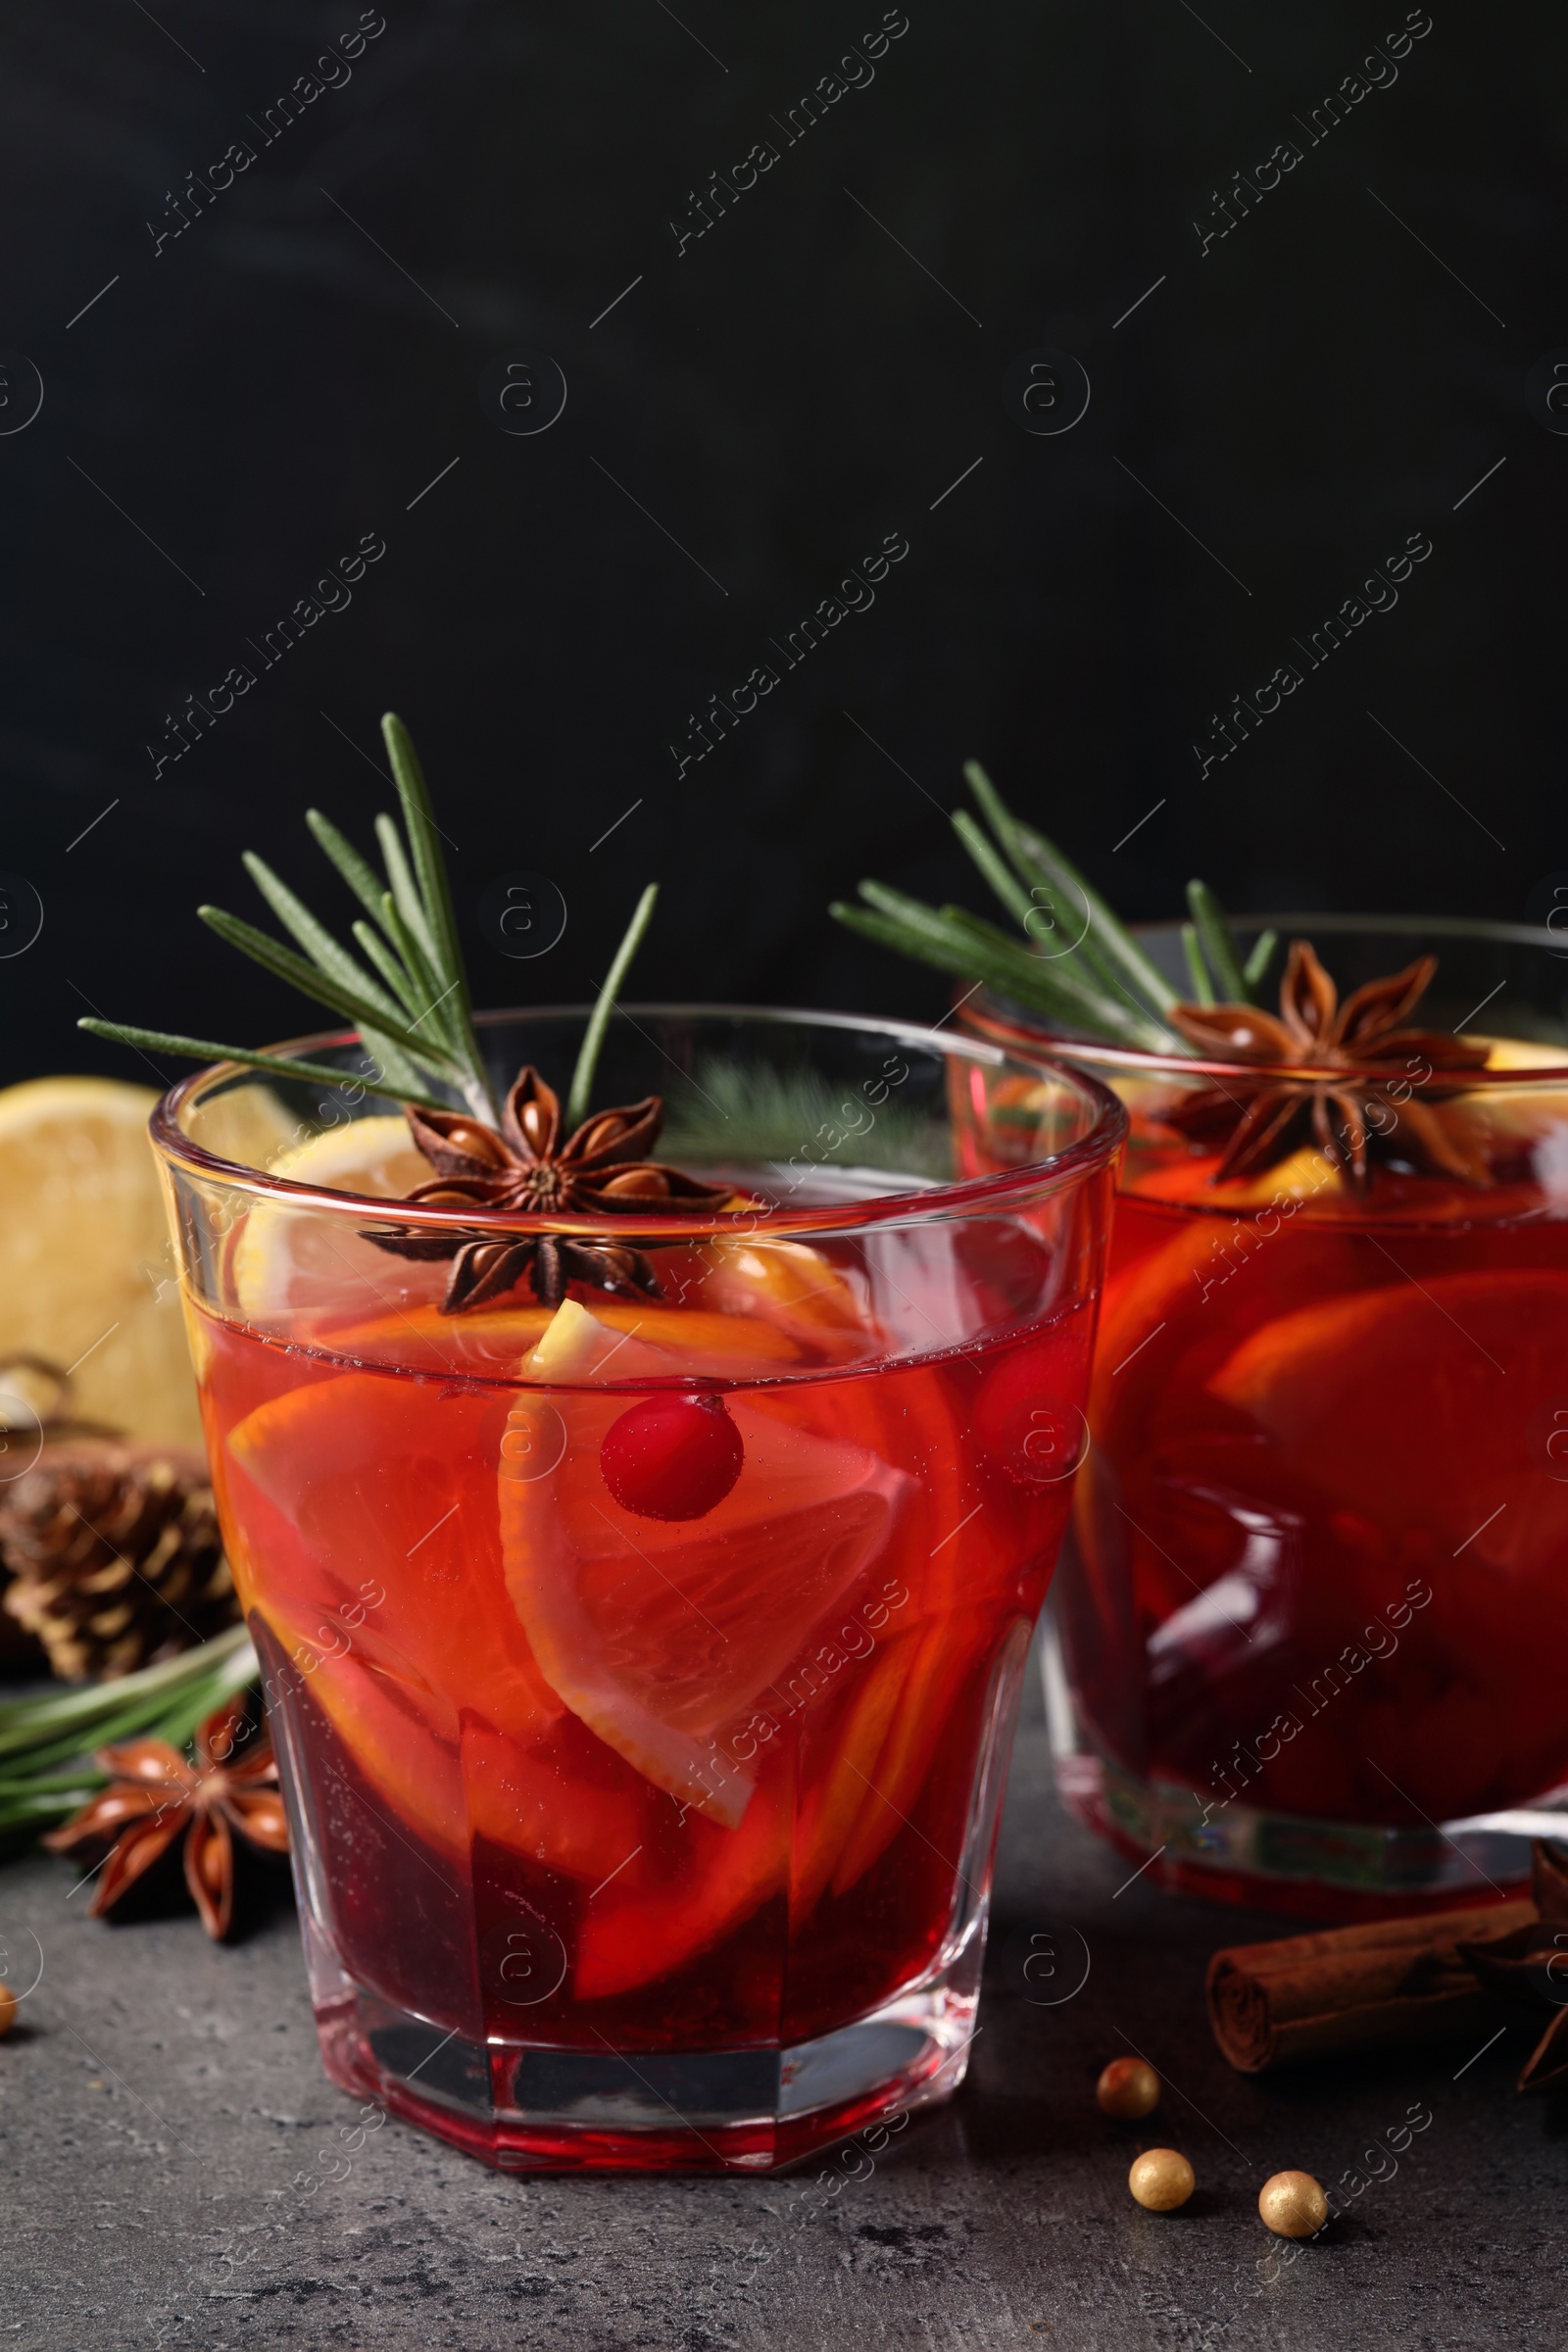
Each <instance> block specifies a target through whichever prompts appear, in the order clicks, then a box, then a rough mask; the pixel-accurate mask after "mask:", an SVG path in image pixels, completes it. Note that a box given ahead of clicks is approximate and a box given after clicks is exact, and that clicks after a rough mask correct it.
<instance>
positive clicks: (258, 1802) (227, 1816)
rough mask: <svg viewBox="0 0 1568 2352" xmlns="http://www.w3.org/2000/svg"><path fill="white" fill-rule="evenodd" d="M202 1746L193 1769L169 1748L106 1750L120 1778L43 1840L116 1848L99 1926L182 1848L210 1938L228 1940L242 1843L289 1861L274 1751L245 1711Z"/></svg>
mask: <svg viewBox="0 0 1568 2352" xmlns="http://www.w3.org/2000/svg"><path fill="white" fill-rule="evenodd" d="M195 1746H196V1761H195V1763H194V1764H192V1763H190V1762H189V1761H188V1760H187V1758H186V1757H184V1756H183V1755H181V1753H180V1751H179V1749H178V1748H177V1747H171V1746H170V1744H169V1742H168V1741H167V1740H128V1741H126V1743H125V1744H124V1745H123V1746H122V1747H103V1748H100V1749H99V1750H98V1755H97V1759H96V1761H97V1762H98V1764H99V1765H100V1766H101V1768H102V1769H103V1770H104V1771H105V1772H107V1773H108V1774H109V1775H110V1776H111V1778H110V1782H109V1786H108V1788H107V1789H100V1790H99V1791H98V1794H97V1795H96V1796H94V1797H91V1798H89V1800H88V1802H87V1803H86V1804H84V1805H83V1806H82V1808H81V1810H80V1812H79V1813H75V1814H73V1816H72V1818H71V1820H70V1821H68V1822H67V1823H66V1824H65V1826H64V1828H62V1829H58V1830H54V1831H51V1833H50V1834H49V1836H48V1837H47V1838H45V1839H44V1840H43V1842H44V1844H45V1845H46V1846H48V1848H49V1849H50V1851H51V1852H52V1853H56V1854H73V1853H77V1852H79V1851H81V1850H83V1849H87V1848H91V1847H94V1846H99V1845H101V1846H104V1847H105V1848H107V1860H106V1861H105V1862H104V1863H103V1864H102V1866H101V1871H100V1875H99V1880H98V1886H97V1889H96V1891H95V1893H94V1895H93V1898H92V1902H91V1904H90V1906H89V1908H90V1909H91V1911H92V1914H93V1917H94V1918H95V1919H102V1918H104V1917H105V1916H106V1915H107V1914H108V1913H109V1912H111V1911H113V1910H114V1909H115V1907H116V1905H117V1904H118V1903H120V1902H121V1901H123V1898H124V1897H125V1896H126V1895H127V1894H128V1893H129V1892H130V1890H131V1888H132V1887H135V1886H138V1885H139V1884H140V1882H141V1881H142V1880H143V1879H144V1878H145V1877H146V1876H147V1873H148V1872H149V1871H150V1870H151V1869H152V1868H153V1866H154V1865H155V1864H156V1863H158V1862H160V1861H162V1859H163V1857H164V1856H165V1855H166V1854H167V1853H169V1852H170V1851H171V1850H172V1848H173V1847H174V1846H176V1845H178V1844H179V1843H180V1841H181V1840H183V1842H184V1853H183V1857H182V1858H183V1861H184V1866H185V1885H186V1886H187V1887H189V1889H190V1896H191V1900H192V1902H193V1903H194V1904H195V1905H196V1908H197V1910H198V1911H199V1912H200V1913H201V1917H202V1925H203V1927H204V1928H205V1929H206V1930H207V1933H208V1935H209V1936H216V1937H218V1938H220V1939H221V1938H222V1937H224V1936H227V1935H228V1934H229V1933H230V1931H231V1929H232V1927H233V1924H234V1862H235V1848H234V1839H235V1838H236V1837H238V1838H241V1839H243V1840H244V1841H245V1842H246V1843H248V1844H250V1845H253V1846H260V1847H262V1848H263V1849H264V1850H265V1851H266V1852H268V1853H272V1854H286V1853H287V1852H288V1824H287V1822H286V1820H285V1818H284V1814H283V1800H282V1798H281V1796H280V1795H279V1794H278V1789H277V1763H276V1760H275V1758H274V1757H273V1754H272V1748H271V1742H270V1740H269V1738H268V1735H267V1732H266V1730H265V1729H262V1730H257V1729H256V1728H255V1727H254V1726H253V1725H252V1723H251V1720H250V1716H249V1714H248V1713H247V1711H246V1708H245V1706H244V1705H243V1703H242V1702H240V1701H237V1700H235V1701H230V1702H229V1704H227V1705H226V1706H222V1707H220V1708H219V1709H218V1710H217V1712H216V1713H215V1714H212V1715H209V1716H208V1718H207V1720H206V1722H205V1723H203V1724H202V1726H201V1728H200V1729H199V1731H198V1732H197V1734H196V1740H195Z"/></svg>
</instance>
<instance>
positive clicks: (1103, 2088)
mask: <svg viewBox="0 0 1568 2352" xmlns="http://www.w3.org/2000/svg"><path fill="white" fill-rule="evenodd" d="M1095 2097H1096V2098H1097V2099H1098V2100H1099V2101H1100V2105H1101V2107H1102V2109H1103V2112H1104V2113H1105V2114H1106V2115H1112V2116H1114V2117H1115V2118H1116V2121H1117V2122H1118V2123H1123V2124H1136V2123H1140V2122H1142V2120H1143V2118H1144V2117H1145V2116H1146V2115H1152V2113H1153V2110H1154V2109H1155V2108H1156V2107H1157V2106H1158V2105H1159V2077H1158V2076H1157V2075H1156V2074H1155V2072H1154V2070H1153V2068H1152V2066H1151V2065H1150V2063H1149V2061H1148V2059H1147V2058H1113V2059H1112V2060H1111V2062H1110V2064H1109V2065H1108V2066H1107V2067H1106V2068H1105V2070H1104V2072H1103V2074H1102V2076H1101V2078H1100V2081H1099V2082H1097V2083H1096V2084H1095Z"/></svg>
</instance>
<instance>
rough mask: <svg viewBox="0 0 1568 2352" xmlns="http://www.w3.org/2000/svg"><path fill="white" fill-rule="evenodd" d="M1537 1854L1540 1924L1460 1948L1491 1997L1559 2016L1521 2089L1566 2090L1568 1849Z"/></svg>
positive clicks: (1540, 1849) (1538, 1849) (1540, 1842)
mask: <svg viewBox="0 0 1568 2352" xmlns="http://www.w3.org/2000/svg"><path fill="white" fill-rule="evenodd" d="M1533 1853H1534V1866H1533V1870H1532V1877H1533V1880H1534V1885H1533V1887H1532V1889H1531V1891H1532V1892H1533V1894H1534V1895H1535V1898H1536V1909H1537V1910H1538V1911H1539V1912H1540V1914H1541V1916H1540V1918H1539V1919H1538V1920H1537V1921H1536V1922H1535V1924H1534V1925H1533V1926H1531V1927H1527V1928H1515V1930H1514V1931H1513V1933H1512V1935H1511V1936H1494V1937H1493V1938H1492V1939H1491V1941H1490V1942H1484V1943H1461V1944H1460V1945H1459V1947H1458V1948H1459V1952H1460V1955H1461V1957H1462V1958H1463V1959H1464V1960H1466V1961H1467V1962H1468V1963H1469V1965H1470V1967H1471V1968H1473V1969H1474V1970H1475V1973H1476V1975H1477V1976H1478V1977H1479V1978H1480V1979H1481V1982H1482V1984H1483V1985H1487V1986H1489V1987H1490V1989H1491V1990H1492V1991H1494V1992H1498V1993H1501V1994H1502V1995H1503V1997H1504V1998H1505V1999H1507V2000H1510V2001H1514V2002H1520V2001H1522V2002H1524V2003H1525V2004H1526V2005H1527V2006H1528V2005H1530V2004H1531V2003H1532V2001H1533V2000H1543V2001H1546V2002H1549V2003H1550V2005H1551V2007H1552V2008H1553V2009H1554V2011H1555V2012H1556V2014H1555V2015H1554V2016H1553V2018H1552V2019H1551V2022H1550V2024H1549V2025H1548V2026H1547V2028H1546V2031H1545V2032H1544V2034H1543V2035H1542V2036H1541V2039H1540V2040H1539V2041H1538V2042H1537V2044H1536V2046H1535V2048H1534V2049H1533V2050H1532V2051H1531V2053H1530V2056H1529V2057H1528V2058H1527V2059H1526V2061H1525V2067H1524V2072H1523V2073H1522V2074H1521V2075H1520V2077H1519V2088H1520V2089H1521V2090H1568V1847H1563V1846H1558V1845H1548V1844H1547V1842H1546V1840H1545V1839H1544V1838H1537V1839H1536V1842H1535V1846H1534V1849H1533ZM1536 2014H1537V2016H1539V2015H1540V2011H1539V2010H1537V2011H1536Z"/></svg>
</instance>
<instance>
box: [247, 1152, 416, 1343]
mask: <svg viewBox="0 0 1568 2352" xmlns="http://www.w3.org/2000/svg"><path fill="white" fill-rule="evenodd" d="M268 1173H269V1174H270V1175H272V1176H286V1177H287V1178H289V1180H290V1181H291V1182H292V1183H294V1184H313V1185H319V1186H320V1187H321V1189H322V1191H323V1192H336V1193H365V1194H368V1195H369V1196H370V1198H371V1199H373V1200H377V1201H393V1200H401V1199H402V1198H403V1197H404V1196H405V1195H406V1194H408V1193H412V1192H413V1190H414V1188H415V1186H416V1185H417V1184H427V1183H428V1182H429V1181H430V1179H431V1177H432V1175H433V1173H434V1171H433V1169H432V1168H431V1166H430V1163H429V1161H428V1160H427V1159H426V1158H425V1157H424V1154H423V1153H422V1152H418V1151H417V1150H416V1148H415V1145H414V1143H413V1140H412V1139H411V1137H410V1135H409V1130H408V1125H407V1123H406V1121H404V1120H403V1119H399V1118H390V1117H384V1118H374V1119H355V1120H354V1121H353V1122H352V1123H351V1124H350V1125H349V1126H347V1127H331V1128H328V1130H327V1132H326V1133H325V1134H324V1135H313V1136H312V1137H311V1139H310V1141H309V1142H308V1143H303V1144H300V1145H297V1146H296V1147H295V1149H294V1150H293V1151H290V1152H283V1153H282V1154H281V1155H280V1156H279V1157H278V1158H277V1159H274V1160H273V1161H272V1163H271V1166H270V1169H269V1171H268ZM394 1262H395V1261H393V1260H392V1259H389V1258H388V1257H387V1255H386V1253H385V1251H384V1250H377V1249H376V1247H375V1244H374V1243H373V1242H367V1241H366V1240H364V1239H363V1238H362V1236H361V1235H360V1234H358V1233H357V1232H356V1231H355V1230H354V1229H353V1227H352V1226H351V1225H350V1224H349V1223H348V1221H347V1220H346V1219H336V1218H334V1219H332V1220H331V1221H330V1223H329V1222H328V1220H327V1219H326V1218H325V1217H323V1216H322V1215H321V1213H320V1211H319V1210H318V1209H311V1208H305V1207H303V1206H296V1205H295V1204H294V1203H293V1202H292V1201H259V1202H258V1203H257V1204H256V1206H255V1207H254V1208H252V1209H251V1210H250V1212H249V1214H248V1215H247V1217H246V1219H245V1222H244V1224H243V1226H242V1227H241V1228H240V1230H239V1233H238V1235H237V1237H236V1239H235V1243H234V1252H233V1257H232V1259H231V1261H230V1266H231V1271H232V1275H233V1281H234V1288H235V1292H236V1294H237V1297H238V1301H239V1305H240V1307H241V1309H242V1310H243V1312H244V1313H245V1314H247V1315H250V1316H253V1317H257V1318H260V1319H268V1318H271V1317H275V1316H280V1315H288V1314H297V1313H300V1312H301V1311H304V1310H308V1309H311V1308H318V1307H330V1306H334V1305H340V1304H341V1305H348V1306H363V1304H364V1302H365V1297H366V1289H365V1285H366V1283H367V1281H368V1282H369V1283H370V1284H371V1285H372V1290H371V1296H375V1295H377V1294H378V1293H380V1292H382V1291H384V1290H385V1288H386V1285H387V1279H388V1269H389V1268H390V1267H391V1266H392V1265H393V1263H394Z"/></svg>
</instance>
